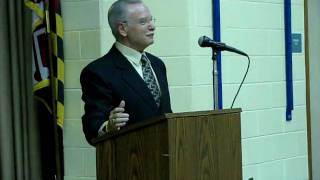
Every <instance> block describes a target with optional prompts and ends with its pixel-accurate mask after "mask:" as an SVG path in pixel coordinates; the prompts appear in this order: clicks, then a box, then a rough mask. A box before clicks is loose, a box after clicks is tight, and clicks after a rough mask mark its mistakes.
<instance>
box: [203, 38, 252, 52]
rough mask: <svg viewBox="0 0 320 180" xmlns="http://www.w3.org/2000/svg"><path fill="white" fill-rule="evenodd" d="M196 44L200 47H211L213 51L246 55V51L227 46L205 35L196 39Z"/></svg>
mask: <svg viewBox="0 0 320 180" xmlns="http://www.w3.org/2000/svg"><path fill="white" fill-rule="evenodd" d="M198 44H199V46H200V47H211V48H212V49H213V50H215V51H230V52H234V53H237V54H240V55H243V56H248V55H247V54H246V53H244V52H242V51H240V50H238V49H236V48H234V47H231V46H228V45H226V44H225V43H222V42H215V41H213V40H212V39H210V38H208V37H207V36H202V37H200V38H199V40H198Z"/></svg>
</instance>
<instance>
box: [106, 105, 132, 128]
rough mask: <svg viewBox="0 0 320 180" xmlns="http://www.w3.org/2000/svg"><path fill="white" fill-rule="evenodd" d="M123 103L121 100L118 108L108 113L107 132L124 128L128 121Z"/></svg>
mask: <svg viewBox="0 0 320 180" xmlns="http://www.w3.org/2000/svg"><path fill="white" fill-rule="evenodd" d="M124 107H125V101H124V100H122V101H121V102H120V104H119V106H118V107H116V108H114V109H113V110H112V111H111V112H110V116H109V123H108V127H107V129H108V131H109V130H111V131H112V130H115V129H117V130H119V129H120V128H121V127H123V126H125V125H126V123H127V121H128V120H129V114H128V113H124V111H125V109H124Z"/></svg>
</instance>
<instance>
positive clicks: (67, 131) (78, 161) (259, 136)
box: [62, 0, 308, 180]
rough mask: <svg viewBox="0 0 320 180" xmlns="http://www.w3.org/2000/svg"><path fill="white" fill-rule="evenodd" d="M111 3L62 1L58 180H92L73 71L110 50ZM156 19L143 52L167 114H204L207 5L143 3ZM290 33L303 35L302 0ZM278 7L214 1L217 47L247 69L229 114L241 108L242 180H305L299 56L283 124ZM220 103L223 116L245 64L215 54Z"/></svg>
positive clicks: (207, 0) (267, 1)
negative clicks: (165, 92)
mask: <svg viewBox="0 0 320 180" xmlns="http://www.w3.org/2000/svg"><path fill="white" fill-rule="evenodd" d="M112 2H114V0H77V1H74V0H62V11H63V12H62V13H63V18H64V26H65V41H64V42H65V48H64V49H65V67H66V69H65V74H66V79H65V108H66V109H65V112H66V117H65V119H66V120H65V126H64V151H65V179H66V180H79V179H80V180H93V179H96V178H95V176H96V173H95V149H94V148H92V147H90V146H89V145H88V144H87V143H86V141H85V139H84V135H83V133H82V125H81V115H82V114H83V103H82V102H81V89H80V84H79V75H80V71H81V69H82V68H83V67H84V66H85V65H86V64H88V63H89V62H91V61H92V60H94V59H96V58H97V57H100V56H102V55H103V54H105V53H106V52H107V50H108V49H109V48H110V47H111V45H112V43H113V42H114V38H113V37H112V35H111V32H110V29H109V26H108V24H107V10H108V8H109V7H110V5H111V3H112ZM144 2H145V3H146V4H147V5H148V6H149V7H150V9H151V11H152V13H153V15H154V17H155V18H156V36H155V44H154V45H152V46H151V47H150V48H148V49H147V51H149V52H151V53H153V54H156V55H158V56H159V57H161V58H162V59H163V60H164V62H165V64H166V66H167V73H168V80H169V86H170V93H171V99H172V106H173V110H174V112H183V111H197V110H209V109H212V106H213V102H212V75H211V74H212V61H211V50H210V49H205V48H199V47H198V45H197V40H198V38H199V37H200V36H202V35H208V36H210V37H212V28H211V23H212V15H211V7H212V4H211V0H197V1H195V0H174V1H172V0H161V1H159V0H145V1H144ZM292 3H293V8H292V15H293V17H292V21H293V30H292V32H297V33H302V35H303V34H304V29H303V23H304V22H303V0H298V1H294V2H292ZM283 17H284V16H283V1H282V0H281V1H280V0H263V1H261V0H260V1H257V0H256V1H254V0H221V32H222V34H221V38H222V41H224V42H226V43H228V44H230V45H233V46H235V47H238V48H240V49H242V50H244V51H246V52H247V53H248V54H249V55H250V56H251V62H252V63H251V64H252V65H251V69H250V71H249V74H248V77H247V80H246V81H245V84H244V86H243V88H242V90H241V92H240V94H239V96H238V99H237V101H236V103H235V107H241V108H242V109H243V113H242V122H241V124H242V139H243V140H242V148H243V179H244V180H246V179H248V178H250V177H253V178H254V179H259V180H260V179H266V180H270V179H279V180H282V179H286V180H292V179H297V180H301V179H307V178H308V172H307V168H308V166H307V140H306V106H305V75H304V73H305V64H304V52H303V53H299V54H295V55H294V56H293V71H294V72H293V73H294V103H295V110H294V111H293V120H292V121H291V122H286V121H285V104H286V99H285V62H284V27H283V22H284V20H283ZM222 62H223V64H222V72H223V76H222V79H223V103H224V108H229V107H230V105H231V101H232V98H233V97H234V94H235V92H236V89H237V87H238V85H239V82H240V81H241V77H242V75H243V74H244V71H245V67H246V63H247V61H246V59H245V58H244V57H240V56H237V55H234V54H231V53H223V57H222Z"/></svg>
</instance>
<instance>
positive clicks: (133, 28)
mask: <svg viewBox="0 0 320 180" xmlns="http://www.w3.org/2000/svg"><path fill="white" fill-rule="evenodd" d="M153 20H154V19H153V17H152V16H151V14H150V11H149V9H148V8H147V7H146V6H145V5H144V4H131V5H129V6H128V21H127V22H126V23H125V24H124V26H125V31H126V33H125V34H126V37H125V39H126V42H127V45H128V46H129V47H131V48H133V49H135V50H137V51H140V52H142V51H143V50H144V49H145V48H147V47H148V46H149V45H151V44H152V43H153V35H154V30H155V26H154V22H153Z"/></svg>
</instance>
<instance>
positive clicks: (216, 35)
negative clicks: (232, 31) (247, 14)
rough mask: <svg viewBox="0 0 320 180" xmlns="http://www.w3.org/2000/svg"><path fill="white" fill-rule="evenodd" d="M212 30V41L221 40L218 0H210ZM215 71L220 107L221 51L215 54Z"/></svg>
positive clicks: (219, 104) (221, 105)
mask: <svg viewBox="0 0 320 180" xmlns="http://www.w3.org/2000/svg"><path fill="white" fill-rule="evenodd" d="M212 6H213V7H212V32H213V39H214V41H217V42H220V41H221V32H220V28H221V27H220V0H212ZM217 71H218V99H219V102H218V108H219V109H222V108H223V104H222V78H221V53H220V52H218V54H217Z"/></svg>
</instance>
